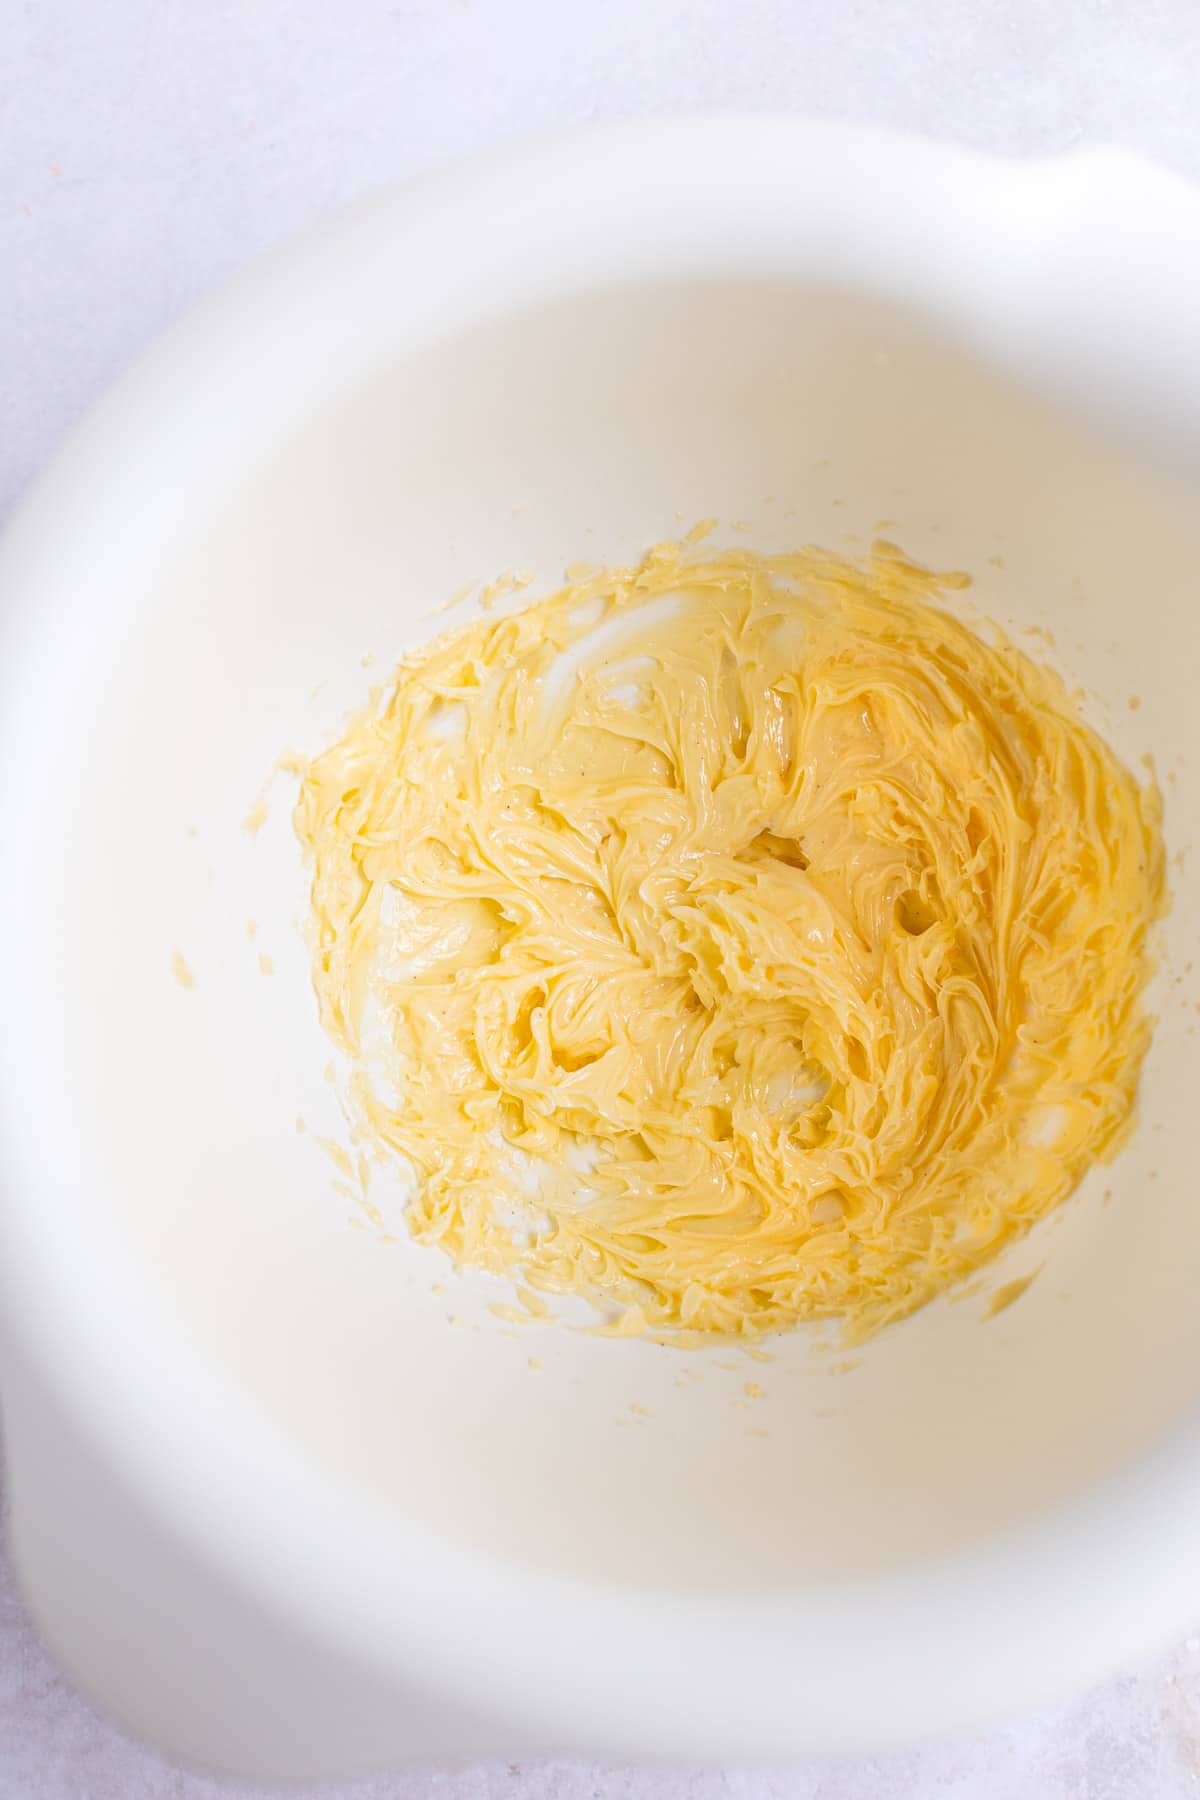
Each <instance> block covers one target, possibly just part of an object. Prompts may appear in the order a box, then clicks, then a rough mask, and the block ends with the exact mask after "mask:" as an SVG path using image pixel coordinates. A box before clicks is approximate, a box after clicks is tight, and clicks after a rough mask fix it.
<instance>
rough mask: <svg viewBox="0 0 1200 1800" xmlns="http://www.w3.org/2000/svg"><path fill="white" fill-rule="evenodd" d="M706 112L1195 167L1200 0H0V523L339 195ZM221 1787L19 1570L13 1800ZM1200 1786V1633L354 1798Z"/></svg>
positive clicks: (850, 1794) (4, 1598)
mask: <svg viewBox="0 0 1200 1800" xmlns="http://www.w3.org/2000/svg"><path fill="white" fill-rule="evenodd" d="M697 107H735V108H746V109H751V110H762V109H781V110H787V111H799V112H809V113H824V114H830V115H834V116H837V117H845V118H854V119H860V120H869V121H871V122H874V123H877V124H887V125H897V126H906V127H909V128H911V129H916V130H920V131H925V132H932V133H937V134H941V135H944V136H947V137H953V138H957V139H959V140H962V141H964V142H967V143H971V144H976V145H980V146H982V147H986V148H990V149H995V150H1002V151H1009V152H1014V153H1018V154H1029V153H1036V152H1040V151H1050V150H1055V149H1060V148H1065V147H1067V146H1069V145H1071V144H1075V143H1079V142H1082V141H1099V140H1108V141H1114V142H1119V143H1123V144H1128V145H1132V146H1134V147H1135V148H1138V149H1141V150H1143V151H1145V152H1147V153H1149V154H1151V155H1154V156H1157V157H1159V158H1161V159H1162V160H1163V161H1165V162H1167V163H1170V164H1172V165H1173V166H1174V167H1175V168H1177V169H1179V170H1181V171H1183V172H1184V173H1185V174H1190V175H1192V176H1194V177H1200V0H392V3H391V4H385V3H384V0H0V517H2V516H3V514H4V513H5V512H6V511H7V510H8V508H9V507H10V506H11V505H12V503H13V502H14V500H15V499H16V498H17V496H18V495H19V493H20V491H21V489H22V488H23V487H24V485H25V483H26V482H27V481H28V480H29V478H30V477H31V475H33V473H34V472H35V471H36V470H37V468H38V467H39V466H40V464H41V463H42V462H43V461H44V460H45V459H46V457H47V456H48V455H49V453H50V451H51V450H52V449H53V447H54V445H55V443H56V442H57V440H58V439H59V438H60V437H61V435H62V433H63V432H64V431H65V430H66V428H67V427H68V426H69V425H70V424H71V422H72V421H73V420H74V419H75V418H76V417H77V416H78V414H79V413H80V412H81V411H82V409H83V408H84V407H85V406H86V405H87V403H88V401H89V400H90V399H91V398H92V396H93V395H94V394H95V393H97V392H98V391H99V389H100V388H102V387H103V386H104V385H105V383H106V382H107V381H108V380H109V378H110V377H111V376H112V374H113V373H114V372H115V371H116V370H117V369H119V368H120V367H121V365H122V364H123V363H124V362H126V361H127V360H128V358H129V357H130V356H131V355H133V354H134V353H135V352H136V351H137V350H138V349H140V348H141V346H142V345H143V344H145V343H146V342H147V341H148V340H149V339H150V338H151V337H153V336H154V335H155V334H156V333H157V332H158V331H159V330H160V329H161V328H162V327H163V326H164V325H165V324H166V323H167V322H168V321H169V320H170V319H172V318H174V317H175V316H176V315H177V314H179V313H180V312H181V311H182V310H183V309H184V308H185V307H186V306H188V305H189V304H190V303H191V302H192V301H193V300H195V299H196V298H197V297H198V296H199V295H201V294H203V293H205V292H206V291H207V290H208V289H210V288H211V287H212V286H213V285H214V284H215V283H217V282H219V281H220V280H221V279H222V278H223V277H224V276H225V275H227V274H228V273H229V272H230V271H232V270H233V269H235V268H237V267H238V266H239V265H240V264H242V263H244V262H245V261H246V260H247V258H249V257H251V256H253V255H255V254H256V253H257V252H259V251H260V250H262V249H264V248H265V247H266V246H268V245H270V244H273V243H275V242H277V241H278V240H279V239H280V238H282V237H285V236H286V235H287V234H288V233H289V232H292V231H294V230H295V229H297V228H298V227H299V226H301V225H303V224H305V223H306V222H308V221H309V220H311V219H313V218H315V217H317V216H318V215H319V214H321V213H322V212H324V211H326V210H327V209H328V208H329V207H331V206H333V205H335V204H336V203H337V202H339V201H340V200H343V199H346V198H349V197H350V196H352V195H356V194H360V193H362V192H364V191H365V190H367V189H370V188H372V187H375V186H378V185H379V184H381V183H383V182H386V181H390V180H394V179H396V178H397V177H402V176H405V175H408V174H411V173H413V172H415V171H416V170H419V169H421V168H423V167H425V166H426V165H427V164H429V163H431V162H435V161H437V160H438V159H439V158H442V157H446V156H449V155H452V154H455V153H457V152H461V151H465V150H472V149H477V148H480V147H482V146H484V145H488V144H492V143H495V142H498V141H499V140H501V139H503V138H506V137H509V136H512V135H513V134H515V133H519V132H525V131H530V130H534V129H537V128H539V127H544V126H562V125H566V124H571V123H576V122H581V121H583V120H587V119H599V118H613V117H619V116H621V115H626V114H634V113H646V112H655V111H657V112H662V111H681V110H688V109H693V108H697ZM1197 1529H1200V1519H1198V1521H1197ZM1197 1624H1198V1626H1200V1620H1198V1621H1197ZM222 1792H224V1793H226V1794H228V1793H229V1792H230V1790H228V1789H219V1788H218V1787H217V1785H216V1784H214V1783H210V1782H207V1781H203V1780H200V1779H199V1778H197V1777H194V1776H190V1775H185V1774H181V1773H179V1772H178V1771H175V1770H172V1769H170V1768H168V1767H167V1766H166V1765H165V1764H163V1763H162V1762H161V1761H159V1760H158V1759H157V1758H156V1757H155V1756H153V1755H152V1754H151V1753H150V1752H148V1751H145V1750H143V1749H141V1748H139V1747H137V1746H135V1745H131V1744H129V1743H128V1742H127V1741H125V1740H124V1739H123V1738H122V1737H121V1736H120V1734H119V1733H118V1732H116V1731H115V1730H114V1729H113V1728H112V1727H111V1726H110V1725H108V1724H107V1723H105V1722H104V1721H102V1720H100V1719H98V1718H96V1716H95V1715H94V1714H93V1713H92V1712H91V1710H90V1709H89V1708H88V1707H87V1706H86V1705H85V1704H84V1702H82V1701H81V1700H80V1699H79V1698H78V1697H77V1696H76V1695H75V1694H74V1693H73V1691H72V1690H71V1688H70V1686H69V1684H68V1683H67V1682H66V1681H65V1680H64V1678H63V1677H62V1676H61V1675H60V1674H59V1673H58V1672H57V1671H56V1669H55V1667H54V1665H53V1664H52V1662H51V1661H50V1659H49V1658H48V1657H47V1656H46V1654H45V1652H44V1651H43V1650H42V1649H41V1647H40V1646H39V1645H38V1643H37V1641H36V1638H35V1637H34V1634H33V1631H32V1629H31V1627H30V1625H29V1622H28V1620H27V1618H26V1616H25V1613H24V1610H23V1608H22V1605H21V1602H20V1599H19V1597H18V1596H17V1594H16V1591H15V1588H14V1585H13V1581H12V1577H11V1575H10V1574H9V1573H8V1571H7V1569H6V1568H5V1567H4V1566H3V1565H0V1800H10V1797H11V1800H199V1796H201V1795H207V1794H212V1795H217V1794H219V1793H222ZM328 1792H329V1791H328V1790H326V1793H327V1794H328ZM249 1794H250V1790H244V1792H243V1795H242V1800H248V1796H249ZM1197 1795H1200V1636H1196V1637H1193V1638H1190V1639H1189V1640H1188V1641H1187V1642H1186V1643H1185V1644H1184V1645H1182V1646H1179V1647H1177V1648H1176V1649H1175V1650H1174V1651H1173V1652H1170V1653H1168V1654H1167V1655H1166V1656H1165V1657H1164V1659H1163V1660H1161V1661H1160V1662H1158V1663H1157V1664H1154V1665H1152V1666H1151V1667H1148V1668H1142V1669H1138V1670H1133V1671H1131V1672H1130V1673H1129V1674H1128V1675H1127V1676H1126V1677H1125V1678H1124V1679H1123V1680H1120V1681H1118V1682H1116V1683H1115V1684H1113V1685H1112V1686H1110V1687H1109V1688H1107V1689H1105V1690H1103V1691H1101V1692H1099V1693H1096V1694H1093V1695H1091V1696H1089V1697H1087V1698H1085V1699H1083V1700H1081V1701H1080V1702H1079V1703H1078V1704H1076V1705H1075V1706H1072V1707H1068V1708H1065V1709H1061V1710H1059V1711H1056V1712H1053V1713H1048V1714H1044V1715H1041V1716H1039V1717H1037V1718H1033V1719H1025V1720H1022V1721H1015V1722H1013V1723H1011V1724H1009V1725H1007V1726H1005V1727H1004V1728H1002V1729H998V1730H996V1731H993V1732H992V1733H990V1734H989V1735H987V1736H984V1737H975V1738H971V1739H969V1740H964V1741H962V1742H960V1743H955V1744H950V1745H942V1746H936V1747H930V1748H928V1749H926V1750H923V1751H920V1752H916V1753H910V1754H905V1755H903V1756H896V1757H887V1758H881V1759H876V1760H872V1761H871V1762H868V1763H861V1764H856V1765H853V1766H849V1765H842V1766H839V1767H793V1768H790V1769H786V1770H770V1771H768V1770H757V1771H753V1772H751V1771H736V1770H712V1771H706V1772H703V1773H692V1774H682V1773H678V1774H674V1773H667V1772H654V1773H652V1772H634V1771H628V1770H620V1771H613V1770H597V1769H590V1768H585V1767H582V1766H580V1765H573V1764H563V1763H555V1764H539V1765H532V1764H531V1765H525V1766H519V1765H511V1766H510V1765H499V1766H496V1767H466V1766H457V1767H454V1768H446V1769H440V1770H437V1771H431V1770H427V1769H425V1770H421V1771H417V1772H410V1773H407V1774H403V1775H397V1776H393V1777H390V1778H387V1779H380V1780H378V1781H375V1782H369V1783H366V1784H360V1785H358V1786H356V1787H354V1788H351V1789H345V1790H343V1791H342V1797H343V1800H351V1797H353V1800H418V1797H421V1800H426V1797H427V1800H592V1797H593V1796H595V1797H597V1800H610V1797H611V1800H1184V1796H1189V1797H1191V1796H1197ZM330 1800H332V1796H331V1797H330Z"/></svg>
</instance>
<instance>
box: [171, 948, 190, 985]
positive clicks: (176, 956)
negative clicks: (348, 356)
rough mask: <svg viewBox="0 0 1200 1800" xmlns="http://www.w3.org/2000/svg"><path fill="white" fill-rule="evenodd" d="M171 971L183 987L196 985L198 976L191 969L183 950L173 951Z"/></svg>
mask: <svg viewBox="0 0 1200 1800" xmlns="http://www.w3.org/2000/svg"><path fill="white" fill-rule="evenodd" d="M171 972H172V974H173V975H174V977H175V979H176V981H177V982H178V983H179V985H180V987H181V988H191V987H195V985H196V977H195V976H194V975H193V974H192V971H191V970H190V969H189V967H188V965H187V962H186V961H185V959H184V955H183V951H182V950H173V951H172V952H171Z"/></svg>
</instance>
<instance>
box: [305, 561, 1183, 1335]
mask: <svg viewBox="0 0 1200 1800" xmlns="http://www.w3.org/2000/svg"><path fill="white" fill-rule="evenodd" d="M963 584H964V581H963V578H962V577H940V578H939V577H937V576H934V575H931V574H929V573H928V572H927V571H925V570H923V569H920V568H917V567H914V566H913V565H912V564H911V563H909V562H908V561H907V560H905V558H904V557H903V556H902V555H901V553H900V552H899V551H896V550H895V549H894V548H892V547H890V546H885V545H877V546H876V547H875V552H874V553H873V555H872V556H871V557H870V558H869V559H868V560H866V561H864V562H862V563H853V562H849V561H846V560H843V559H842V558H839V557H837V556H834V555H832V554H829V553H826V552H821V551H806V552H804V553H802V554H799V555H789V556H769V557H767V556H758V555H754V554H751V553H749V552H746V551H733V550H731V551H723V552H720V553H716V552H713V553H711V554H710V553H704V552H699V551H694V550H693V551H688V550H686V549H682V548H681V547H679V546H671V545H668V546H662V547H660V548H659V549H657V550H655V551H652V552H651V553H650V554H649V555H648V556H647V557H646V559H645V560H644V561H643V562H642V563H641V564H640V566H638V567H637V568H631V569H617V570H609V571H606V572H604V573H602V574H597V575H594V576H592V577H590V578H588V579H585V580H582V581H579V582H576V583H575V584H574V585H572V586H570V587H567V588H565V589H564V590H563V591H562V592H561V593H558V594H555V595H554V596H553V597H552V598H550V599H547V600H544V601H542V602H540V603H538V604H536V605H534V606H531V607H529V608H528V609H527V610H525V611H523V612H519V613H516V614H511V615H509V616H506V617H499V618H481V619H478V620H477V621H475V622H472V623H470V624H468V625H467V626H465V627H463V628H462V629H459V630H455V631H452V632H450V633H449V634H448V635H447V636H444V637H443V638H441V639H440V640H439V641H438V642H437V643H435V644H432V645H430V646H429V647H427V648H425V649H423V650H420V651H418V652H417V653H416V654H414V655H412V656H410V657H408V658H407V659H406V660H405V661H404V662H403V663H402V664H401V665H400V667H399V669H398V670H397V671H396V674H395V676H394V678H393V679H392V681H391V683H390V684H389V685H388V686H387V687H386V688H384V689H382V690H381V691H379V692H377V693H376V694H375V695H374V696H373V697H372V700H371V703H370V704H369V705H368V706H367V707H366V708H365V709H364V710H363V711H361V712H360V713H358V714H357V715H356V716H355V717H353V718H352V719H351V720H350V722H349V724H348V725H347V727H346V729H345V731H344V734H343V735H342V737H341V738H340V739H339V741H338V742H337V743H335V744H334V745H333V746H332V747H331V748H330V749H328V750H326V751H325V752H324V753H323V754H321V755H319V756H317V757H316V759H315V760H314V761H313V762H312V763H311V764H309V765H307V767H306V769H305V772H304V774H303V778H302V787H301V794H300V799H299V803H298V807H297V812H296V824H297V829H298V832H299V836H300V839H301V841H302V843H303V844H304V846H305V848H306V850H307V851H308V852H309V854H310V856H311V859H312V865H313V881H312V944H313V968H314V977H315V984H316V990H317V994H318V997H319V1001H320V1007H321V1015H322V1018H323V1021H324V1023H325V1026H326V1027H327V1029H328V1030H329V1032H330V1033H331V1034H332V1036H333V1037H334V1038H335V1039H336V1041H337V1042H338V1044H340V1045H341V1046H342V1047H343V1048H344V1049H345V1050H346V1051H347V1052H348V1053H349V1055H350V1057H351V1058H352V1059H353V1070H354V1072H353V1076H352V1081H351V1090H352V1094H353V1103H354V1116H355V1118H356V1120H357V1130H358V1133H359V1135H360V1138H361V1139H362V1140H363V1141H364V1142H365V1143H366V1144H367V1145H368V1146H371V1147H373V1148H375V1149H376V1150H383V1149H386V1151H387V1152H389V1153H391V1154H394V1155H397V1156H398V1157H400V1158H401V1159H403V1160H404V1162H405V1163H406V1164H407V1165H408V1167H409V1169H410V1171H411V1174H412V1178H413V1189H412V1199H411V1203H410V1206H409V1215H408V1216H409V1220H410V1223H411V1229H412V1231H413V1233H414V1235H415V1236H416V1237H417V1238H419V1239H421V1240H422V1241H424V1242H426V1243H435V1244H438V1245H440V1246H441V1247H442V1248H443V1249H444V1250H446V1251H448V1252H449V1253H450V1255H451V1256H453V1257H454V1258H456V1259H458V1260H461V1261H463V1262H468V1263H475V1264H481V1265H483V1266H485V1267H487V1268H491V1269H499V1270H505V1271H507V1272H509V1273H512V1274H519V1275H520V1276H521V1277H522V1278H523V1279H524V1280H525V1281H526V1282H527V1283H529V1284H530V1285H531V1286H533V1287H535V1288H541V1289H543V1290H549V1291H556V1292H560V1293H575V1294H581V1295H584V1296H587V1297H588V1298H590V1299H591V1300H593V1301H595V1302H597V1303H598V1304H600V1305H601V1306H603V1307H606V1308H608V1309H609V1310H610V1311H611V1312H612V1313H613V1315H614V1317H615V1318H616V1319H617V1320H618V1321H619V1322H620V1325H621V1327H622V1328H625V1329H638V1328H641V1327H642V1326H643V1325H648V1326H650V1327H652V1328H654V1329H656V1330H663V1329H665V1330H668V1331H671V1330H674V1329H677V1328H685V1329H687V1330H689V1331H693V1332H717V1333H736V1334H742V1335H746V1336H752V1335H755V1334H757V1333H759V1332H761V1331H764V1330H768V1329H775V1328H779V1327H784V1326H789V1325H792V1324H794V1323H796V1322H798V1321H800V1320H810V1319H818V1318H830V1317H837V1318H841V1319H843V1320H845V1321H846V1324H847V1327H848V1329H849V1330H850V1332H851V1333H852V1334H857V1335H861V1334H863V1333H865V1332H867V1331H870V1330H873V1329H875V1328H876V1327H877V1326H879V1325H881V1324H883V1323H885V1322H886V1321H888V1320H890V1319H894V1318H897V1317H899V1316H900V1315H902V1314H904V1313H907V1312H909V1311H911V1309H912V1308H913V1307H916V1306H919V1305H920V1304H921V1303H922V1302H923V1301H925V1300H927V1299H929V1298H930V1297H931V1296H932V1295H934V1294H936V1293H937V1292H939V1291H940V1290H941V1289H943V1288H945V1287H946V1286H947V1285H948V1284H950V1283H951V1282H954V1281H956V1280H958V1279H959V1278H960V1277H962V1276H964V1275H965V1274H967V1273H968V1272H969V1271H970V1270H973V1269H976V1268H978V1267H979V1265H980V1264H982V1263H984V1262H986V1261H987V1260H988V1258H990V1257H992V1256H993V1255H995V1253H996V1252H997V1251H998V1250H999V1249H1000V1247H1001V1246H1002V1245H1003V1244H1005V1243H1006V1242H1007V1241H1009V1240H1010V1239H1012V1238H1013V1237H1014V1236H1015V1235H1017V1234H1019V1233H1021V1232H1023V1231H1024V1230H1025V1229H1026V1228H1027V1227H1028V1226H1029V1225H1030V1224H1031V1223H1032V1222H1033V1221H1034V1220H1036V1219H1038V1218H1040V1217H1041V1216H1042V1215H1043V1214H1045V1213H1046V1212H1048V1211H1049V1210H1050V1209H1051V1208H1052V1207H1055V1206H1057V1205H1058V1203H1059V1202H1060V1201H1061V1200H1063V1199H1064V1197H1065V1196H1066V1195H1067V1194H1069V1193H1070V1192H1071V1190H1072V1188H1073V1187H1074V1186H1075V1184H1076V1183H1077V1182H1078V1181H1079V1179H1080V1177H1081V1176H1082V1175H1083V1173H1084V1171H1085V1170H1086V1169H1087V1168H1088V1166H1089V1164H1091V1163H1092V1162H1094V1161H1095V1160H1096V1159H1097V1158H1101V1157H1104V1156H1106V1155H1108V1154H1110V1153H1111V1152H1112V1151H1113V1150H1114V1149H1115V1148H1116V1146H1117V1144H1118V1141H1119V1139H1120V1138H1121V1135H1122V1133H1123V1131H1124V1129H1125V1128H1126V1127H1127V1125H1128V1123H1129V1120H1130V1117H1131V1109H1132V1106H1133V1101H1134V1094H1135V1088H1136V1084H1137V1078H1138V1068H1139V1064H1140V1062H1141V1058H1142V1054H1143V1052H1144V1050H1145V1047H1146V1043H1147V1040H1148V1036H1149V1023H1148V1020H1147V1017H1146V1015H1145V1013H1144V1012H1143V1010H1142V1007H1141V1003H1140V994H1141V990H1142V987H1143V984H1144V982H1145V980H1146V977H1147V974H1148V970H1149V963H1148V951H1147V930H1148V927H1149V925H1150V924H1151V922H1152V921H1153V920H1154V918H1155V917H1156V915H1157V914H1159V913H1160V912H1161V910H1162V908H1163V903H1164V883H1163V853H1162V846H1161V841H1160V835H1159V816H1160V806H1159V801H1158V796H1157V793H1156V792H1155V790H1154V789H1153V787H1148V788H1145V789H1142V788H1140V787H1139V785H1138V783H1137V782H1136V781H1135V780H1134V778H1133V777H1132V776H1131V775H1130V774H1129V773H1128V771H1126V770H1125V769H1124V768H1123V767H1122V766H1121V765H1120V764H1119V763H1118V762H1117V761H1116V759H1115V758H1114V756H1113V754H1112V753H1111V751H1109V750H1108V749H1107V747H1106V746H1105V745H1104V744H1103V743H1102V742H1101V741H1100V739H1099V738H1098V737H1097V736H1096V735H1095V733H1094V732H1092V731H1091V730H1090V729H1089V728H1088V727H1087V726H1085V725H1084V724H1082V723H1081V721H1080V720H1079V718H1078V717H1077V716H1076V712H1075V708H1074V706H1073V704H1072V703H1071V701H1070V699H1069V697H1068V695H1067V693H1066V690H1065V689H1064V687H1063V685H1062V683H1061V682H1060V680H1059V679H1058V677H1057V676H1056V675H1054V674H1052V673H1051V672H1049V671H1048V670H1046V669H1044V668H1041V667H1038V666H1037V665H1035V664H1034V663H1033V662H1032V661H1030V659H1029V658H1028V657H1026V656H1024V655H1023V654H1022V653H1021V652H1020V651H1018V650H1017V649H1015V648H1014V647H1013V645H1012V644H1010V643H1008V642H1007V641H1004V640H1003V639H1002V638H1001V637H1000V635H999V634H998V633H996V632H994V631H993V630H991V628H988V629H987V630H986V632H985V633H984V635H982V636H981V635H979V634H977V633H976V632H974V631H972V630H970V629H968V628H967V627H966V626H965V625H963V624H960V623H958V622H957V621H956V620H955V619H953V618H951V617H950V616H949V615H948V614H947V613H945V612H944V611H941V610H938V608H937V607H936V606H935V604H933V602H934V601H936V599H937V597H938V594H939V591H940V590H941V589H943V588H945V587H948V586H962V585H963Z"/></svg>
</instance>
